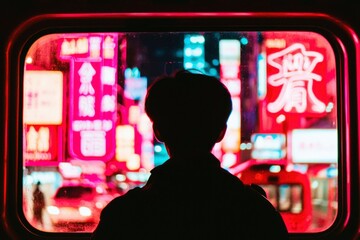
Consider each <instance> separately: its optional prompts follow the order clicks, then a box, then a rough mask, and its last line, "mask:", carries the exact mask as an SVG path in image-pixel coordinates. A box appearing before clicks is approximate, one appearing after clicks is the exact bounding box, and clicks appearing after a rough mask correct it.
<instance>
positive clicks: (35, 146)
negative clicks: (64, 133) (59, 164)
mask: <svg viewBox="0 0 360 240" xmlns="http://www.w3.org/2000/svg"><path fill="white" fill-rule="evenodd" d="M57 127H58V126H55V125H47V126H45V125H27V126H26V127H25V152H24V158H25V159H26V162H27V165H29V161H54V160H55V159H56V157H57V141H56V140H57V136H58V132H57Z"/></svg>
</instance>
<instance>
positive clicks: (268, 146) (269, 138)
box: [251, 133, 286, 159]
mask: <svg viewBox="0 0 360 240" xmlns="http://www.w3.org/2000/svg"><path fill="white" fill-rule="evenodd" d="M251 142H252V145H253V148H252V151H251V157H252V158H254V159H282V158H284V157H285V155H286V148H285V135H284V134H280V133H268V134H267V133H255V134H253V135H252V136H251Z"/></svg>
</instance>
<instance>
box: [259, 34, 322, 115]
mask: <svg viewBox="0 0 360 240" xmlns="http://www.w3.org/2000/svg"><path fill="white" fill-rule="evenodd" d="M273 37H274V36H273ZM282 37H283V38H271V39H268V42H267V43H268V44H267V48H266V53H267V96H266V101H267V107H266V109H267V111H268V112H269V113H271V114H289V113H299V114H307V115H319V114H324V113H325V111H326V104H327V102H326V101H327V100H328V99H327V94H326V83H327V81H328V80H327V71H326V52H325V49H324V48H321V47H319V45H318V44H316V43H315V41H314V40H312V41H311V40H309V39H306V38H302V39H296V38H295V37H292V38H290V37H289V38H286V36H282Z"/></svg>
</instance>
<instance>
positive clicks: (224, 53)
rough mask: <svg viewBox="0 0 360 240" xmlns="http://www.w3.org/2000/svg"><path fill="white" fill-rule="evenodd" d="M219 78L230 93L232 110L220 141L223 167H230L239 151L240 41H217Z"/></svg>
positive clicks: (237, 158) (235, 161)
mask: <svg viewBox="0 0 360 240" xmlns="http://www.w3.org/2000/svg"><path fill="white" fill-rule="evenodd" d="M219 56H220V57H219V61H220V80H221V82H223V83H224V84H225V86H227V88H228V89H229V92H230V94H231V99H232V103H233V111H232V112H231V114H230V117H229V120H228V123H227V125H228V129H227V131H226V134H225V136H224V139H223V140H222V141H221V143H220V144H221V149H222V151H223V153H224V154H223V156H222V165H223V167H231V166H233V165H234V164H236V163H237V161H238V160H239V156H237V153H238V152H239V151H240V127H241V126H240V125H241V123H240V116H241V112H240V92H241V87H240V86H241V85H240V83H241V81H240V41H239V40H237V39H222V40H220V42H219Z"/></svg>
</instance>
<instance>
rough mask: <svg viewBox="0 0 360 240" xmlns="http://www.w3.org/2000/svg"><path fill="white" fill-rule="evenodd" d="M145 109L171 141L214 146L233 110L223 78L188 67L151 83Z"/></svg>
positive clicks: (160, 130) (162, 133)
mask: <svg viewBox="0 0 360 240" xmlns="http://www.w3.org/2000/svg"><path fill="white" fill-rule="evenodd" d="M145 111H146V113H147V115H148V116H149V118H150V119H151V120H152V122H153V124H156V126H157V129H158V130H159V132H160V133H161V135H162V136H164V141H165V142H166V141H168V142H172V143H175V142H180V141H187V142H195V141H198V143H197V144H207V145H209V146H211V147H212V146H213V145H214V144H215V143H216V140H217V138H218V136H219V133H220V132H221V131H222V129H223V128H224V126H225V125H226V122H227V120H228V118H229V115H230V113H231V111H232V102H231V96H230V93H229V91H228V89H227V88H226V87H225V85H224V84H222V83H221V82H220V81H219V79H217V78H215V77H212V76H208V75H205V74H200V73H192V72H189V71H186V70H183V71H179V72H177V73H175V74H174V75H173V76H162V77H159V78H158V79H156V80H155V81H154V83H153V84H151V85H150V87H149V89H148V92H147V95H146V97H145Z"/></svg>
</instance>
